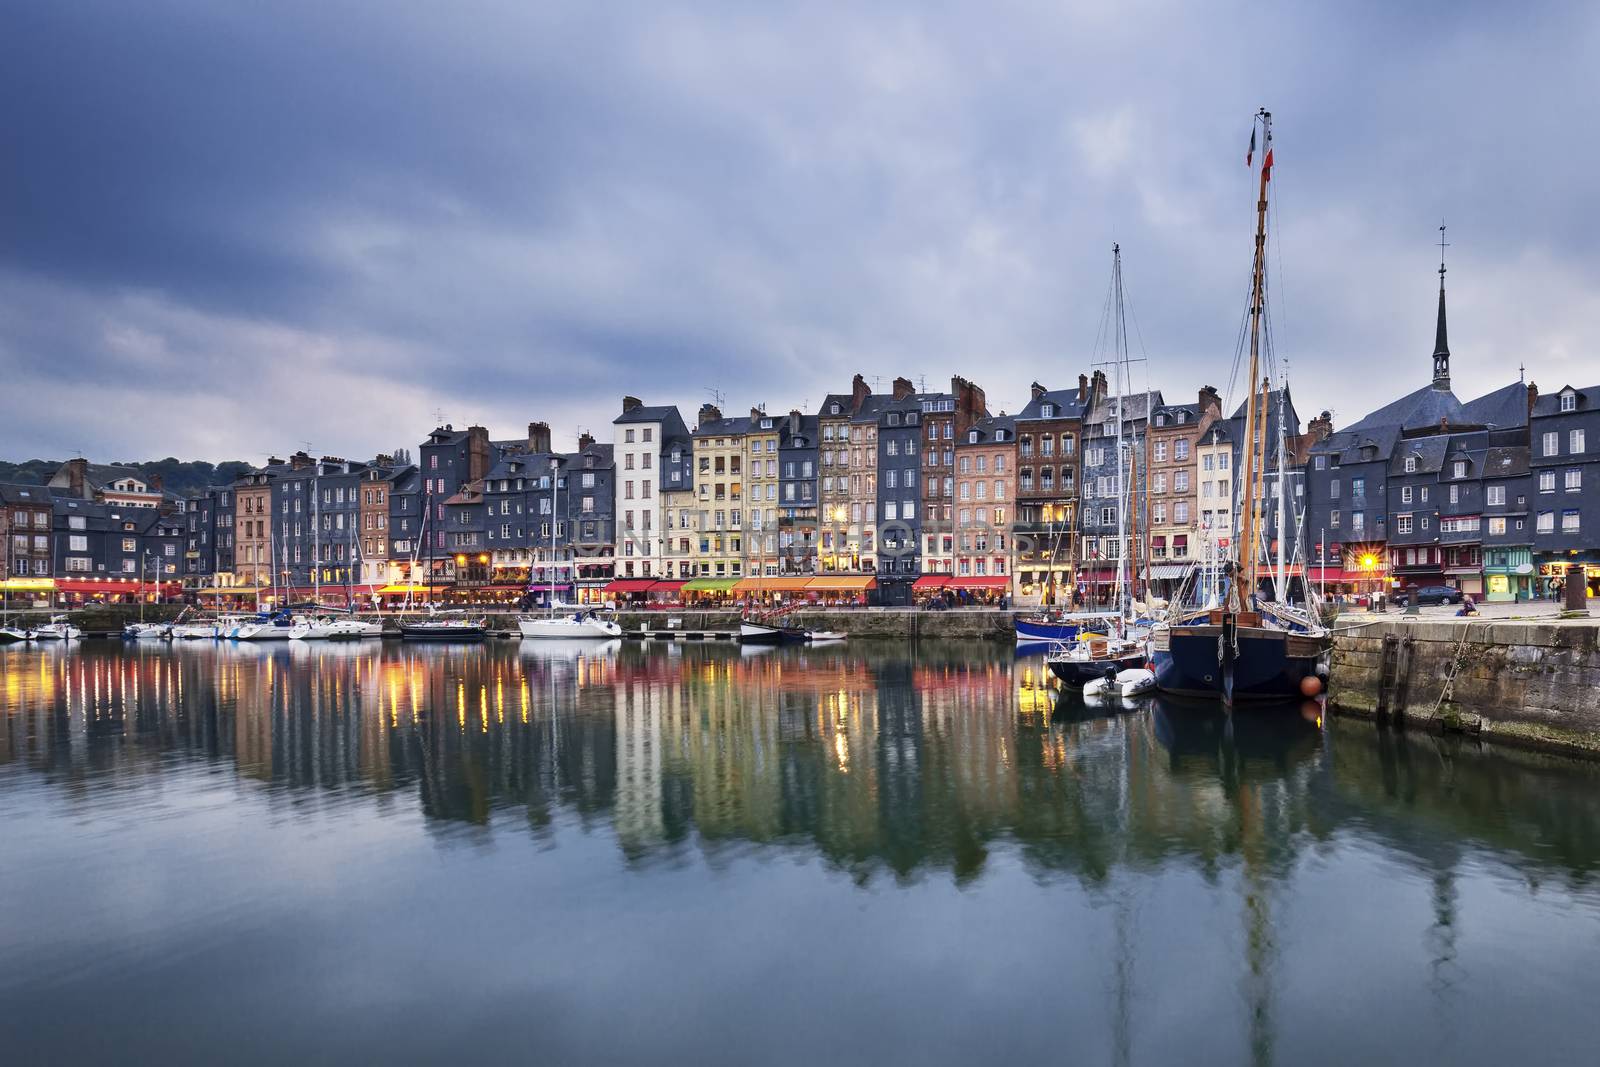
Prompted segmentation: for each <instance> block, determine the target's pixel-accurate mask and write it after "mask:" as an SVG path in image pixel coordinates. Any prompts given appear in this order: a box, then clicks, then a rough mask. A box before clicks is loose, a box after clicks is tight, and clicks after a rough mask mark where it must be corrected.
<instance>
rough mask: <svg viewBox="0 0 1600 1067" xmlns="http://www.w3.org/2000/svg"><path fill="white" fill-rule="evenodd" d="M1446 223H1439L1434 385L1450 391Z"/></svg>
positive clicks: (1444, 390) (1441, 389)
mask: <svg viewBox="0 0 1600 1067" xmlns="http://www.w3.org/2000/svg"><path fill="white" fill-rule="evenodd" d="M1446 247H1448V246H1447V245H1446V243H1445V239H1444V224H1443V223H1440V225H1439V325H1438V327H1437V328H1436V329H1435V330H1434V335H1433V387H1434V388H1435V389H1438V390H1440V391H1442V392H1449V391H1450V339H1449V337H1448V334H1447V331H1446V330H1445V324H1444V250H1445V248H1446Z"/></svg>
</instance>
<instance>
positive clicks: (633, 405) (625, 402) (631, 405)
mask: <svg viewBox="0 0 1600 1067" xmlns="http://www.w3.org/2000/svg"><path fill="white" fill-rule="evenodd" d="M642 407H644V401H643V400H640V399H639V398H638V397H636V396H625V397H623V398H622V413H623V414H624V415H626V414H627V413H628V412H630V411H636V410H638V409H639V408H642Z"/></svg>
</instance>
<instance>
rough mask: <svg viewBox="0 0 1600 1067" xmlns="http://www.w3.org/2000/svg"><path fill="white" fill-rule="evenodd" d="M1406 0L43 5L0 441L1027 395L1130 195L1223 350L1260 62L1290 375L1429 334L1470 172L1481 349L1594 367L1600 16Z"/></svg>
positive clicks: (31, 9)
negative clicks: (1594, 116)
mask: <svg viewBox="0 0 1600 1067" xmlns="http://www.w3.org/2000/svg"><path fill="white" fill-rule="evenodd" d="M1393 7H1394V6H1393V5H1366V6H1362V5H1327V6H1324V7H1321V8H1316V9H1307V10H1300V9H1296V10H1293V11H1290V10H1286V9H1282V10H1263V9H1262V8H1261V7H1260V5H1245V4H1240V5H1235V6H1233V7H1232V8H1231V9H1226V8H1223V9H1219V8H1215V7H1212V6H1209V5H1207V6H1204V8H1203V9H1202V7H1201V6H1198V5H1186V4H1172V5H1167V4H1133V5H1086V6H1084V7H1082V8H1066V9H1058V8H1056V7H1054V6H1042V5H1034V4H1026V3H1016V4H1002V5H991V6H984V7H981V8H979V7H970V6H964V5H925V4H875V5H865V6H863V5H849V4H833V5H830V4H821V5H806V6H803V7H797V8H793V9H787V10H769V9H765V8H756V7H751V6H748V5H739V4H699V5H687V6H677V7H668V6H665V5H643V4H641V5H604V4H598V5H527V4H510V3H507V4H493V3H479V4H461V5H423V4H416V5H403V4H402V5H396V4H388V3H384V4H378V3H344V4H322V3H319V4H310V3H292V2H288V3H279V4H274V5H269V6H266V7H257V6H248V7H247V6H225V5H191V4H182V3H159V2H158V3H149V4H142V5H138V6H136V7H135V6H131V5H123V4H112V3H105V4H100V5H94V4H83V5H30V6H28V7H27V8H25V9H22V10H17V11H14V12H13V13H12V16H11V17H8V19H7V24H8V26H11V27H13V28H14V30H15V32H11V33H8V34H7V38H8V39H7V41H6V43H5V44H4V45H0V47H3V48H4V49H5V54H4V57H3V58H4V60H5V62H3V63H0V93H4V94H5V98H6V99H8V100H12V101H22V102H23V104H22V106H13V107H10V108H7V109H6V110H5V112H4V114H3V115H0V131H3V133H4V135H5V142H6V143H7V144H13V145H19V146H21V151H20V152H18V153H17V155H16V159H15V162H14V163H13V164H11V165H9V167H8V169H7V170H5V171H4V172H3V174H0V181H4V182H5V192H6V195H5V196H4V198H3V202H0V203H3V206H0V211H3V212H4V218H3V220H0V222H3V231H0V232H3V233H4V234H5V235H6V236H5V240H4V241H0V372H3V373H4V376H5V378H6V379H7V381H8V382H11V383H16V384H18V385H20V384H22V383H27V385H28V389H29V392H28V393H27V394H24V393H22V392H21V391H20V390H18V389H12V390H9V391H8V397H9V398H10V399H7V400H6V401H3V402H0V403H3V404H4V407H5V409H6V410H5V411H4V415H5V416H6V417H5V419H4V429H3V430H0V451H3V452H4V453H5V454H7V455H11V456H23V455H33V454H64V452H65V451H66V450H69V449H82V450H84V451H85V452H90V453H92V454H96V455H113V454H114V455H117V456H123V455H137V454H144V453H149V454H152V455H154V454H168V453H179V454H189V455H205V456H208V457H216V458H221V457H222V456H231V455H235V454H241V455H246V456H252V455H255V454H257V453H265V452H267V451H271V450H281V449H282V448H285V447H288V445H289V444H292V443H294V442H296V441H298V440H302V439H312V440H314V441H316V442H317V444H318V445H319V447H322V448H324V449H325V450H327V451H337V452H342V453H346V454H362V453H365V452H370V451H373V450H375V449H378V448H381V447H391V446H392V445H393V444H394V443H395V442H396V441H402V440H411V439H413V438H416V437H417V436H418V434H419V433H420V432H421V431H422V430H423V429H424V428H425V427H426V425H427V424H428V422H429V420H430V417H431V412H432V410H433V409H434V408H435V407H440V408H442V409H443V410H445V412H446V413H447V414H448V415H449V416H450V417H452V418H453V419H454V421H457V422H465V421H469V420H477V421H484V422H486V423H487V424H488V425H490V426H491V428H492V429H494V430H495V431H496V432H497V433H512V432H515V430H516V428H517V427H519V426H520V425H521V424H522V423H524V422H526V421H527V420H528V419H530V418H546V419H549V420H551V421H552V422H553V423H554V424H555V426H556V427H557V429H558V432H563V433H575V432H576V430H577V428H579V427H580V426H590V427H598V426H603V425H604V424H605V423H606V422H608V421H609V419H610V417H611V415H612V413H613V408H614V407H615V405H616V402H617V398H618V397H619V396H620V394H621V393H623V392H632V393H637V394H639V395H642V396H648V397H650V398H651V399H652V400H656V401H660V402H676V403H679V404H680V405H683V406H684V407H686V408H692V407H693V406H695V405H697V404H698V403H699V402H700V401H701V400H702V399H704V397H705V392H704V390H705V389H707V388H718V389H721V390H723V391H724V392H725V393H726V394H727V395H728V398H729V404H730V406H733V407H740V406H744V405H747V404H749V403H754V402H766V403H768V404H770V405H772V406H774V407H787V406H789V405H791V404H798V403H800V402H801V401H802V400H809V401H810V402H811V403H813V404H814V403H815V402H816V401H817V400H818V399H819V398H820V396H821V395H822V394H823V393H824V392H827V391H829V390H836V389H840V388H843V387H844V385H845V384H846V383H847V382H848V380H849V376H850V375H851V374H852V373H854V372H855V371H857V370H860V371H862V372H864V373H867V374H869V375H880V376H883V377H890V376H893V375H894V374H898V373H908V374H911V375H912V376H918V375H925V376H926V377H927V378H928V380H929V381H938V380H941V379H943V378H947V377H948V376H949V375H950V374H952V373H963V374H967V375H968V376H971V377H973V378H975V379H976V380H978V381H979V382H980V383H981V384H983V385H984V386H985V387H986V389H987V390H988V392H989V395H990V398H991V403H992V404H993V405H994V406H997V407H998V406H1002V405H1004V406H1009V407H1011V408H1013V409H1015V407H1017V406H1019V405H1020V403H1021V402H1022V400H1023V398H1024V397H1025V396H1026V390H1027V384H1028V382H1029V381H1031V380H1033V379H1035V378H1039V379H1041V380H1044V381H1047V382H1052V383H1060V382H1065V381H1068V380H1070V379H1072V378H1074V377H1075V376H1076V374H1077V373H1078V371H1079V370H1080V369H1082V368H1083V367H1085V366H1086V365H1087V364H1088V363H1089V362H1090V361H1092V360H1093V359H1094V358H1096V354H1095V350H1094V349H1095V335H1096V330H1097V327H1098V325H1099V320H1100V313H1101V307H1102V303H1103V299H1104V295H1105V287H1106V279H1107V275H1108V270H1109V253H1110V245H1111V243H1112V241H1114V240H1115V241H1120V242H1121V243H1122V245H1123V247H1124V250H1125V255H1126V264H1127V267H1126V269H1127V277H1128V281H1129V290H1130V296H1131V298H1132V300H1133V304H1134V309H1135V313H1136V315H1137V318H1138V326H1139V335H1140V337H1141V338H1142V340H1143V343H1144V346H1145V348H1146V350H1147V351H1148V353H1149V355H1150V357H1151V364H1150V366H1151V375H1152V378H1153V381H1154V384H1156V385H1158V386H1162V387H1165V388H1167V389H1169V390H1171V391H1173V392H1174V393H1181V394H1187V393H1189V392H1190V391H1191V390H1193V389H1194V388H1196V387H1197V386H1198V385H1200V384H1201V383H1202V382H1214V383H1217V384H1226V380H1227V378H1228V376H1229V371H1230V363H1231V356H1232V351H1233V344H1234V339H1235V337H1236V333H1237V325H1238V317H1239V313H1240V310H1241V308H1242V305H1243V293H1244V284H1245V282H1246V280H1247V271H1248V266H1249V263H1248V259H1249V251H1250V226H1251V218H1250V211H1251V201H1252V199H1253V189H1252V188H1251V187H1250V183H1249V177H1248V174H1247V173H1246V172H1245V169H1244V166H1243V160H1242V153H1243V148H1244V142H1245V140H1246V138H1247V136H1248V131H1249V116H1250V113H1251V112H1252V111H1253V109H1254V108H1255V107H1256V106H1257V105H1259V104H1263V103H1265V104H1268V105H1269V106H1271V107H1272V108H1273V110H1274V112H1275V113H1276V114H1277V116H1278V119H1279V127H1278V128H1279V142H1278V146H1279V152H1278V172H1277V175H1278V176H1277V180H1276V181H1275V182H1274V185H1275V186H1277V190H1276V194H1275V195H1276V202H1275V212H1276V213H1277V224H1278V225H1277V229H1276V231H1275V233H1276V236H1277V238H1278V241H1277V245H1276V247H1275V250H1274V262H1273V282H1274V285H1275V297H1276V304H1275V319H1274V322H1275V327H1276V336H1277V340H1278V342H1279V349H1280V352H1281V354H1282V355H1283V356H1284V357H1285V358H1287V359H1289V360H1290V361H1291V362H1292V365H1293V369H1294V383H1295V388H1296V393H1297V395H1298V396H1299V397H1301V398H1303V399H1302V406H1303V407H1305V408H1313V407H1321V406H1328V407H1332V408H1334V409H1335V410H1336V411H1338V412H1340V413H1341V417H1342V418H1344V419H1345V420H1346V421H1348V420H1349V419H1351V418H1354V417H1356V416H1357V415H1359V414H1360V413H1361V412H1362V411H1364V410H1365V409H1366V408H1367V407H1370V406H1372V404H1373V402H1374V400H1375V399H1376V398H1375V397H1374V394H1373V392H1372V390H1373V388H1374V386H1375V385H1376V384H1380V383H1385V382H1392V383H1393V388H1395V389H1398V388H1401V387H1409V386H1410V385H1412V384H1413V383H1414V382H1415V381H1418V380H1421V378H1422V377H1423V376H1424V375H1425V374H1426V372H1427V366H1428V361H1427V355H1428V352H1429V351H1430V350H1431V341H1432V314H1433V286H1434V285H1435V284H1436V278H1435V277H1434V275H1433V274H1432V273H1431V271H1432V270H1433V267H1434V263H1433V261H1432V256H1433V255H1434V250H1433V249H1432V248H1431V246H1430V239H1431V238H1432V237H1433V236H1434V235H1435V234H1434V227H1435V226H1437V221H1436V220H1437V218H1438V217H1439V215H1441V214H1447V215H1448V216H1449V218H1450V222H1451V234H1452V240H1453V241H1454V247H1453V248H1452V249H1451V272H1450V275H1449V280H1450V283H1451V307H1452V311H1451V315H1452V343H1453V347H1455V349H1456V352H1457V361H1456V363H1457V378H1458V380H1459V381H1458V384H1459V385H1460V391H1462V392H1472V391H1474V390H1480V389H1481V390H1487V389H1488V388H1490V387H1492V386H1494V385H1497V384H1502V383H1503V382H1504V381H1506V380H1508V376H1509V375H1511V374H1513V373H1514V371H1513V369H1512V368H1514V367H1515V365H1516V364H1517V363H1518V362H1523V361H1525V362H1526V363H1527V364H1528V366H1529V367H1530V370H1531V371H1532V372H1533V373H1534V374H1535V375H1536V376H1539V375H1544V376H1546V377H1548V376H1550V375H1554V376H1556V377H1571V378H1580V377H1582V368H1583V365H1584V361H1585V360H1586V359H1587V358H1588V356H1587V352H1586V350H1585V345H1586V344H1587V339H1588V338H1589V337H1590V336H1592V335H1593V334H1594V332H1595V327H1596V326H1597V325H1600V307H1597V304H1596V301H1595V299H1594V298H1593V297H1591V296H1589V294H1590V293H1592V292H1593V291H1594V289H1595V286H1594V282H1595V280H1596V262H1595V257H1594V254H1593V252H1592V248H1593V247H1594V244H1595V242H1594V237H1595V234H1594V232H1593V231H1594V228H1595V225H1596V223H1595V217H1596V216H1595V213H1594V212H1593V211H1591V210H1588V209H1589V207H1590V204H1591V201H1592V199H1593V194H1592V193H1591V192H1590V185H1591V180H1590V177H1589V175H1590V173H1591V172H1592V170H1593V169H1594V163H1595V159H1594V156H1595V154H1596V151H1595V149H1594V148H1593V146H1592V145H1591V144H1590V143H1588V142H1589V139H1587V138H1584V137H1581V136H1578V135H1577V134H1576V133H1575V131H1578V130H1582V129H1584V128H1586V123H1587V119H1586V117H1585V115H1584V109H1585V108H1586V107H1587V104H1586V101H1589V100H1592V99H1594V98H1596V97H1597V96H1600V93H1597V92H1596V89H1597V88H1600V86H1597V85H1596V82H1597V80H1600V77H1597V75H1596V74H1595V73H1594V71H1593V65H1592V64H1591V63H1590V62H1589V61H1588V57H1589V56H1591V55H1593V54H1594V52H1595V45H1596V44H1597V43H1600V42H1597V39H1596V38H1597V36H1600V28H1597V26H1600V23H1597V18H1596V15H1595V14H1594V13H1593V11H1592V10H1591V9H1589V8H1587V7H1585V6H1582V5H1567V6H1561V5H1553V6H1545V7H1540V8H1538V9H1535V10H1522V11H1512V10H1509V9H1502V8H1501V7H1500V6H1498V5H1438V6H1426V7H1424V6H1421V5H1400V6H1399V9H1393ZM1407 361H1410V362H1409V363H1408V362H1407ZM1557 367H1564V368H1566V370H1564V371H1560V372H1558V371H1557V370H1555V369H1554V368H1557ZM1545 368H1551V369H1550V370H1549V371H1548V372H1547V371H1546V369H1545ZM1408 370H1409V373H1408ZM1382 388H1388V385H1382ZM124 390H125V391H126V396H125V398H124V399H123V400H122V401H121V402H119V400H118V396H119V392H121V391H124ZM24 395H27V396H29V397H31V398H32V399H31V400H29V401H28V402H26V403H23V402H22V398H23V396H24ZM90 396H94V397H98V398H104V402H105V403H108V404H117V405H118V406H119V408H120V407H129V406H130V404H129V403H128V401H129V400H132V399H134V398H136V400H137V406H136V407H134V408H133V410H135V411H137V412H138V413H139V414H140V415H142V416H144V417H141V418H137V419H133V420H129V421H126V422H120V421H118V422H113V421H108V420H106V419H103V418H98V417H96V416H95V414H94V413H93V412H88V411H84V410H81V409H80V407H79V406H78V405H76V404H74V403H72V402H71V398H73V397H77V398H80V399H81V398H85V397H90ZM41 400H42V401H43V402H42V403H41V402H40V401H41ZM202 405H203V407H202ZM196 408H202V409H203V410H205V411H208V412H226V413H227V421H226V422H223V423H219V422H218V421H217V420H216V419H215V418H207V417H197V416H196V415H195V414H194V410H195V409H196ZM235 442H237V444H235Z"/></svg>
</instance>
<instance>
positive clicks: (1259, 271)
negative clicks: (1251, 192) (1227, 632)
mask: <svg viewBox="0 0 1600 1067" xmlns="http://www.w3.org/2000/svg"><path fill="white" fill-rule="evenodd" d="M1257 118H1259V119H1260V120H1261V133H1262V159H1261V178H1260V185H1259V192H1258V194H1257V196H1256V256H1255V265H1254V267H1253V269H1252V270H1251V283H1250V374H1249V377H1247V378H1246V379H1245V380H1246V382H1247V383H1248V385H1249V389H1250V403H1249V406H1248V407H1246V409H1245V422H1244V436H1245V447H1244V461H1245V478H1244V494H1245V496H1244V527H1243V529H1242V530H1241V537H1240V542H1241V545H1240V551H1241V552H1243V553H1244V555H1243V556H1242V558H1241V560H1240V562H1241V563H1242V565H1243V571H1244V590H1243V591H1242V594H1243V595H1241V597H1240V598H1239V603H1240V604H1241V605H1245V604H1248V601H1247V600H1245V599H1244V598H1245V597H1247V596H1251V595H1253V594H1254V593H1255V588H1256V520H1257V518H1258V517H1259V516H1258V515H1257V509H1256V479H1257V478H1258V477H1259V475H1260V470H1259V466H1260V464H1259V463H1258V460H1257V456H1256V397H1257V393H1256V389H1257V388H1258V384H1257V383H1258V381H1259V379H1260V374H1261V311H1262V305H1263V304H1264V303H1265V291H1264V282H1263V278H1264V271H1265V269H1266V261H1267V255H1266V251H1267V182H1268V181H1269V180H1270V179H1271V176H1272V113H1271V112H1269V111H1268V110H1267V109H1266V108H1262V109H1261V111H1260V112H1259V113H1258V115H1257Z"/></svg>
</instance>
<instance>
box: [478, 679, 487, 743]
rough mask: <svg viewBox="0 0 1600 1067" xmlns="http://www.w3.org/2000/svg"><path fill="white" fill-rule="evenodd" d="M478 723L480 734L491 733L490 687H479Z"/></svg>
mask: <svg viewBox="0 0 1600 1067" xmlns="http://www.w3.org/2000/svg"><path fill="white" fill-rule="evenodd" d="M478 722H479V723H480V724H481V725H480V726H479V732H480V733H488V732H489V687H488V686H486V685H480V686H478Z"/></svg>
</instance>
